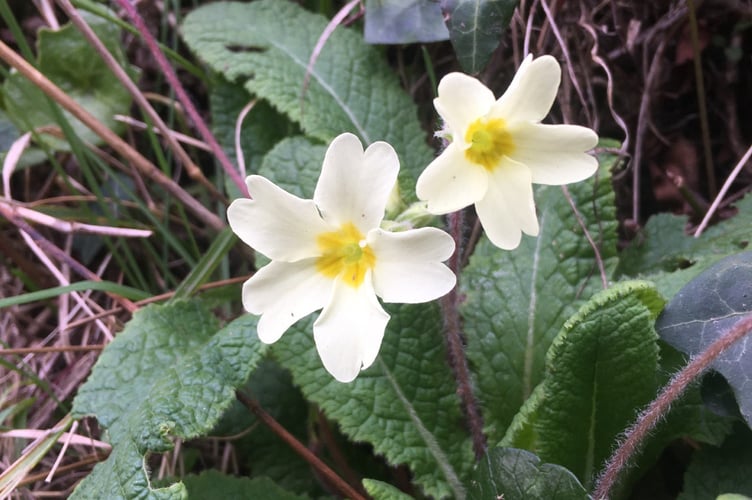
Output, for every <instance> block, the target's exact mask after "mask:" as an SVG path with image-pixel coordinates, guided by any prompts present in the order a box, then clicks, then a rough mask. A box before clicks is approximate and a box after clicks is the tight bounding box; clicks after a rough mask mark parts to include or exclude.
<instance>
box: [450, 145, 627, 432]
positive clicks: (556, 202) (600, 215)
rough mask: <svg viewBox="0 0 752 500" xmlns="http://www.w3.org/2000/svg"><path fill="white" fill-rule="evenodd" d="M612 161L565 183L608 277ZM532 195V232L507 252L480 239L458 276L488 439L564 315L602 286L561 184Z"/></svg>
mask: <svg viewBox="0 0 752 500" xmlns="http://www.w3.org/2000/svg"><path fill="white" fill-rule="evenodd" d="M614 161H615V158H614V157H603V158H601V169H600V173H599V175H598V176H597V177H595V178H591V179H590V180H588V181H587V182H581V183H578V184H575V185H571V186H569V192H570V194H571V197H572V200H573V201H574V203H575V205H576V206H577V208H578V210H579V212H580V213H581V215H582V217H583V220H584V222H585V226H586V227H587V228H588V231H589V233H590V235H591V236H592V238H593V240H594V241H596V242H597V244H598V246H599V248H600V254H601V257H602V259H603V264H604V269H605V272H606V274H607V276H611V275H612V274H613V270H614V268H615V266H616V241H617V236H616V230H617V222H616V214H615V209H614V205H613V200H614V195H613V191H612V189H611V177H610V173H609V170H610V167H611V165H612V164H613V162H614ZM535 199H536V202H537V203H536V204H537V210H538V218H539V222H540V234H539V235H538V237H537V238H531V237H526V236H523V240H522V243H521V244H520V246H519V248H517V249H516V250H514V251H511V252H510V251H506V250H500V249H498V248H496V247H494V246H493V245H492V244H491V243H490V242H489V241H488V240H487V239H486V238H485V237H484V238H482V239H481V241H480V243H479V244H478V247H477V248H476V250H475V253H474V255H473V257H472V258H471V259H470V264H469V265H468V266H467V268H466V269H465V272H464V274H463V279H462V281H461V286H462V288H461V290H462V292H463V293H464V294H465V295H466V301H465V304H464V307H463V308H462V315H463V317H464V319H465V322H464V324H465V333H466V336H467V344H468V345H467V354H468V357H469V359H470V361H471V363H472V366H471V369H472V370H473V371H474V372H475V375H476V379H477V389H478V400H479V401H481V403H482V405H483V416H484V418H485V421H486V427H487V429H486V430H487V433H488V436H489V440H490V441H491V442H498V441H499V440H500V439H501V437H502V436H503V435H504V432H505V430H506V427H507V426H508V425H509V423H510V422H511V421H512V418H513V417H514V415H515V414H516V413H517V411H518V410H519V408H520V406H522V403H523V402H524V401H525V400H526V399H527V398H528V397H529V396H530V394H531V392H532V391H533V388H534V387H535V386H536V385H537V384H538V383H539V382H540V381H541V380H542V378H543V368H544V359H545V355H546V351H547V350H548V347H549V345H551V341H552V340H553V338H554V336H556V334H557V333H558V332H559V330H560V328H561V326H562V325H563V324H564V321H565V320H566V319H568V318H569V317H570V316H571V315H572V314H573V313H574V312H575V311H577V309H578V308H579V306H580V305H581V304H583V303H584V302H585V301H586V300H587V299H588V298H590V297H591V296H592V295H593V294H594V293H595V292H597V291H598V290H600V289H602V284H601V279H600V274H599V270H598V268H597V265H596V260H595V257H594V253H593V248H592V247H591V246H590V244H589V243H588V241H587V239H586V238H585V237H584V235H583V232H582V229H581V227H580V225H579V223H578V222H577V218H576V217H575V214H574V213H573V211H572V208H571V207H570V205H569V203H568V202H567V200H566V198H565V196H564V193H563V192H562V189H561V188H560V187H558V186H541V187H539V188H538V189H537V190H536V195H535Z"/></svg>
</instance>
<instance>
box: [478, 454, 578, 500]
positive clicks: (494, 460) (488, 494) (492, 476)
mask: <svg viewBox="0 0 752 500" xmlns="http://www.w3.org/2000/svg"><path fill="white" fill-rule="evenodd" d="M469 498H471V499H473V500H489V499H494V498H496V499H501V498H503V499H504V500H530V499H533V498H540V499H544V498H545V499H546V500H588V499H589V498H590V497H589V496H588V494H587V492H586V491H585V488H583V487H582V485H581V484H580V483H579V482H578V481H577V478H576V477H575V476H574V474H572V473H571V472H569V471H568V470H567V469H565V468H564V467H561V466H560V465H556V464H544V463H541V460H540V459H539V458H538V457H536V456H535V455H533V454H532V453H530V452H529V451H525V450H517V449H514V448H493V449H491V450H489V451H488V453H486V456H485V457H484V458H483V460H481V462H480V464H479V465H478V469H477V470H476V471H475V476H474V478H473V482H472V486H471V488H470V491H469Z"/></svg>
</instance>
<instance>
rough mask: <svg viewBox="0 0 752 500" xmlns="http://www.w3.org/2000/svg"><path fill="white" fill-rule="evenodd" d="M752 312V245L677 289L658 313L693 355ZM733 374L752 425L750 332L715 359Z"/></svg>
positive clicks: (673, 340) (673, 338)
mask: <svg viewBox="0 0 752 500" xmlns="http://www.w3.org/2000/svg"><path fill="white" fill-rule="evenodd" d="M750 312H752V251H748V252H743V253H739V254H736V255H731V256H729V257H726V258H725V259H723V260H721V261H720V262H718V263H716V264H715V265H713V266H711V267H710V268H708V269H706V270H705V271H704V272H702V274H700V275H699V276H697V277H696V278H695V279H693V280H692V281H690V282H689V283H688V284H687V285H686V286H684V288H682V289H681V291H679V293H677V294H676V296H675V297H674V298H673V299H672V300H671V302H670V303H669V304H668V306H666V309H665V310H664V311H663V313H662V314H661V316H660V318H658V322H657V325H656V326H657V328H658V333H659V334H660V336H661V338H662V339H663V340H665V341H666V342H668V343H669V344H671V345H672V346H674V347H676V348H677V349H679V350H680V351H682V352H684V353H686V354H688V355H690V356H694V355H697V354H699V353H701V352H703V351H704V350H705V349H706V348H707V347H708V346H709V345H710V344H711V343H713V342H714V341H715V340H717V339H718V338H720V336H721V335H722V334H724V333H725V332H727V331H728V330H729V329H730V328H731V327H732V326H733V325H734V324H735V323H736V322H737V321H739V319H741V318H742V317H744V316H746V315H748V314H749V313H750ZM712 367H713V369H715V370H716V371H718V372H719V373H721V374H722V375H723V376H724V377H725V378H726V380H728V382H729V384H730V385H731V387H732V389H733V390H734V394H735V395H736V399H737V401H738V402H739V409H740V410H741V412H742V415H743V416H744V418H745V419H746V420H747V423H748V424H749V425H752V394H750V392H749V384H750V381H751V380H752V351H750V349H749V342H748V339H747V338H744V339H742V340H741V341H739V342H737V343H735V344H733V345H732V346H730V347H729V348H728V349H726V350H725V351H724V352H723V353H721V354H720V356H719V357H718V358H716V360H715V361H714V362H713V364H712Z"/></svg>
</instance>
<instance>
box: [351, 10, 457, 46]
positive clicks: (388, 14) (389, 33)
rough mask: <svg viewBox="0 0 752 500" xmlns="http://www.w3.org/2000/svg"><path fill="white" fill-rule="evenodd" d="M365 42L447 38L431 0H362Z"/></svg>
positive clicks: (441, 16)
mask: <svg viewBox="0 0 752 500" xmlns="http://www.w3.org/2000/svg"><path fill="white" fill-rule="evenodd" d="M365 17H366V22H365V40H366V42H368V43H390V44H391V43H415V42H422V43H426V42H438V41H441V40H446V39H448V38H449V31H448V30H447V27H446V24H444V16H443V15H442V13H441V6H440V5H439V3H438V2H436V1H435V0H366V16H365Z"/></svg>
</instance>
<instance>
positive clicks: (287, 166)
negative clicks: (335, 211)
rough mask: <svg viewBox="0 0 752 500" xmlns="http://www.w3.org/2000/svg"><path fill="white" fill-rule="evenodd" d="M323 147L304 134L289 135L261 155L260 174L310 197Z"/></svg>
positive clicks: (295, 192) (322, 160)
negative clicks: (262, 158)
mask: <svg viewBox="0 0 752 500" xmlns="http://www.w3.org/2000/svg"><path fill="white" fill-rule="evenodd" d="M325 153H326V147H324V146H322V145H319V144H314V143H312V142H311V141H310V140H309V139H306V138H305V137H301V136H297V137H288V138H287V139H283V140H282V141H280V142H279V143H278V144H277V145H276V146H274V148H273V149H272V150H271V151H269V154H267V155H266V156H265V157H264V161H263V163H262V164H261V168H259V174H261V175H263V176H264V177H266V178H268V179H270V180H272V181H274V183H275V184H276V185H278V186H279V187H281V188H282V189H284V190H285V191H287V192H288V193H292V194H294V195H295V196H300V197H301V198H307V199H311V198H313V191H314V189H316V182H318V179H319V174H320V173H321V165H322V163H323V162H324V154H325Z"/></svg>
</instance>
